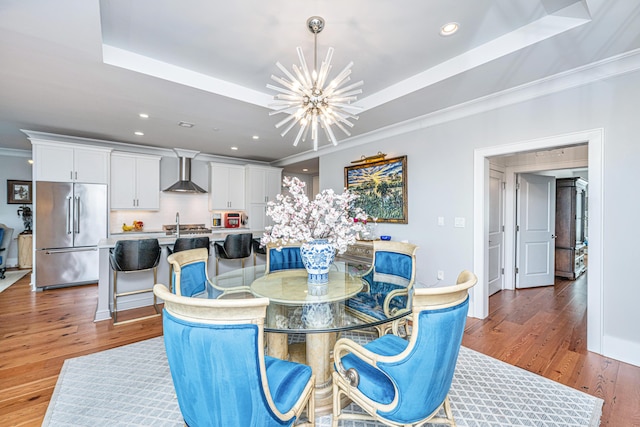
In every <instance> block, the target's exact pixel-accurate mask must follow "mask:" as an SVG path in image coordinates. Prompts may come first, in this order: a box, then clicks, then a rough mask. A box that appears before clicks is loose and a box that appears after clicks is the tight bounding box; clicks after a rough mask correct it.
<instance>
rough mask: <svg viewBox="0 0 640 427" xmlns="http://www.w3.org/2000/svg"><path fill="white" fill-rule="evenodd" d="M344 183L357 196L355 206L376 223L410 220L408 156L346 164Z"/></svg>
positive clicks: (406, 221) (405, 221)
mask: <svg viewBox="0 0 640 427" xmlns="http://www.w3.org/2000/svg"><path fill="white" fill-rule="evenodd" d="M344 185H345V187H346V188H347V190H349V191H352V192H354V193H356V194H358V195H359V196H360V197H358V199H357V200H356V204H357V206H359V207H361V208H362V209H363V210H364V211H365V212H366V213H367V215H369V217H370V218H377V222H395V223H399V224H407V223H408V222H409V217H408V209H407V156H402V157H395V158H393V159H385V160H378V161H374V162H368V163H364V164H361V165H356V166H347V167H345V168H344Z"/></svg>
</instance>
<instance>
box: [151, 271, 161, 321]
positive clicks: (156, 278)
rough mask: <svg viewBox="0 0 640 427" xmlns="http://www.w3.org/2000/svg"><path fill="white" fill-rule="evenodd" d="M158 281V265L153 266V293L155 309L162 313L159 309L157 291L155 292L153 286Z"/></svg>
mask: <svg viewBox="0 0 640 427" xmlns="http://www.w3.org/2000/svg"><path fill="white" fill-rule="evenodd" d="M156 283H158V267H153V284H152V285H151V293H152V294H153V309H154V310H155V311H156V313H158V314H160V310H159V309H158V297H156V293H155V292H153V287H154V286H155V285H156Z"/></svg>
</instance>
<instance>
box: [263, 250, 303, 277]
mask: <svg viewBox="0 0 640 427" xmlns="http://www.w3.org/2000/svg"><path fill="white" fill-rule="evenodd" d="M298 268H304V264H303V263H302V256H301V255H300V247H299V246H284V247H282V248H280V249H279V250H278V249H277V248H269V272H274V271H278V270H291V269H298Z"/></svg>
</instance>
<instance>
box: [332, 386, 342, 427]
mask: <svg viewBox="0 0 640 427" xmlns="http://www.w3.org/2000/svg"><path fill="white" fill-rule="evenodd" d="M341 409H342V408H341V407H340V387H338V384H336V378H335V376H334V378H333V416H332V417H331V418H332V420H331V427H338V417H339V416H340V410H341Z"/></svg>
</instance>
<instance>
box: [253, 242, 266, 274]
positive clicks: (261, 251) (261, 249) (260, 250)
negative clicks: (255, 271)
mask: <svg viewBox="0 0 640 427" xmlns="http://www.w3.org/2000/svg"><path fill="white" fill-rule="evenodd" d="M251 247H252V249H253V266H254V267H255V266H256V256H257V255H265V256H266V255H267V247H266V246H260V239H252V240H251Z"/></svg>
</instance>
